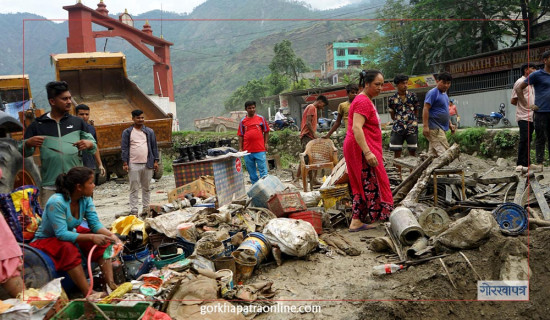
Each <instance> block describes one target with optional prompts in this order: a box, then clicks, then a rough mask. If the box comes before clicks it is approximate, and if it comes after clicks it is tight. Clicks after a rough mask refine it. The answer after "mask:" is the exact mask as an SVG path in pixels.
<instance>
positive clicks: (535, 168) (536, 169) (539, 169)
mask: <svg viewBox="0 0 550 320" xmlns="http://www.w3.org/2000/svg"><path fill="white" fill-rule="evenodd" d="M529 170H530V171H533V172H542V170H543V167H542V164H532V165H531V166H530V167H529Z"/></svg>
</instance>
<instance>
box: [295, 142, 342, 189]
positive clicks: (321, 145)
mask: <svg viewBox="0 0 550 320" xmlns="http://www.w3.org/2000/svg"><path fill="white" fill-rule="evenodd" d="M337 151H338V150H337V149H336V147H335V146H334V143H333V142H332V140H330V139H322V138H318V139H315V140H311V141H310V142H308V144H307V145H306V150H305V151H304V152H303V153H300V168H301V171H302V182H303V187H304V191H307V176H308V173H309V172H310V171H315V170H319V169H325V168H326V169H330V170H331V171H332V169H333V168H334V166H335V165H336V164H337V163H338V152H337ZM306 158H307V159H306ZM312 189H313V185H312Z"/></svg>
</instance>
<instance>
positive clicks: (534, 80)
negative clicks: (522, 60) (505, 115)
mask: <svg viewBox="0 0 550 320" xmlns="http://www.w3.org/2000/svg"><path fill="white" fill-rule="evenodd" d="M542 61H543V63H544V68H543V69H540V70H537V71H535V72H533V73H531V74H530V75H529V77H527V79H525V81H524V82H523V83H522V84H520V85H519V86H518V87H517V88H516V93H517V95H518V101H519V103H521V104H522V105H527V99H528V97H525V95H524V94H523V89H525V88H526V87H527V86H528V85H531V86H533V89H535V104H534V105H532V106H530V108H531V110H533V111H534V116H533V120H534V121H533V122H534V124H535V135H536V139H535V161H536V163H537V164H536V165H531V169H532V170H533V171H535V172H542V162H543V161H544V149H545V147H546V144H548V150H549V151H550V50H549V51H546V52H544V53H543V54H542Z"/></svg>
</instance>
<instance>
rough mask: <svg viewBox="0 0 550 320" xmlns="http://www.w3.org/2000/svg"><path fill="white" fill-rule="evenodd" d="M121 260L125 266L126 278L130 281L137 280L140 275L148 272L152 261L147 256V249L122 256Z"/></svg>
mask: <svg viewBox="0 0 550 320" xmlns="http://www.w3.org/2000/svg"><path fill="white" fill-rule="evenodd" d="M122 260H123V261H124V265H125V266H126V271H127V274H128V276H129V277H130V278H132V279H137V278H138V277H139V276H140V275H142V274H144V273H147V272H149V270H150V269H151V261H152V259H151V257H150V256H149V249H147V248H145V249H143V250H142V251H139V252H136V253H134V254H127V255H123V256H122Z"/></svg>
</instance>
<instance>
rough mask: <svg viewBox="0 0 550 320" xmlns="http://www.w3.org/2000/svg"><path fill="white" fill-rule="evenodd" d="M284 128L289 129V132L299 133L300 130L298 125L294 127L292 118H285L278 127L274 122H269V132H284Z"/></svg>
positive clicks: (294, 123) (294, 122)
mask: <svg viewBox="0 0 550 320" xmlns="http://www.w3.org/2000/svg"><path fill="white" fill-rule="evenodd" d="M286 128H289V129H290V131H300V128H299V127H298V125H296V121H294V119H293V118H291V117H287V118H286V119H283V125H282V126H281V127H279V126H278V125H277V124H276V123H275V121H269V129H270V130H269V131H279V130H284V129H286Z"/></svg>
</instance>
